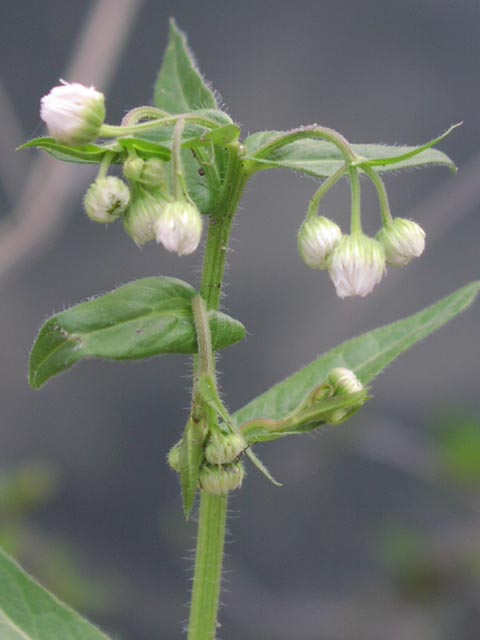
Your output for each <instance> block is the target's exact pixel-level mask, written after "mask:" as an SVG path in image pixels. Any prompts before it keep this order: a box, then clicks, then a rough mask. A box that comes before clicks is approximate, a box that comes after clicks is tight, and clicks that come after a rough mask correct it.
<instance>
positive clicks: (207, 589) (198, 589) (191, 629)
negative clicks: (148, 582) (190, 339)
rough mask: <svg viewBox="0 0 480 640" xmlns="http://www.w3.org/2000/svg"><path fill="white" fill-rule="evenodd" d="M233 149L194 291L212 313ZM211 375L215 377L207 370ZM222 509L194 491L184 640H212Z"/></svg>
mask: <svg viewBox="0 0 480 640" xmlns="http://www.w3.org/2000/svg"><path fill="white" fill-rule="evenodd" d="M239 149H240V147H239V146H232V147H229V154H230V155H229V163H228V168H227V174H226V176H225V180H224V187H223V194H222V195H221V197H220V201H219V204H218V206H217V207H216V210H215V211H214V212H212V213H211V215H210V227H209V231H208V238H207V247H206V250H205V256H204V266H203V273H202V281H201V286H200V295H201V297H202V298H203V300H204V301H205V303H206V307H207V308H208V309H218V308H219V305H220V298H221V290H222V283H223V274H224V271H225V263H226V257H227V250H228V244H229V240H230V232H231V228H232V222H233V218H234V216H235V213H236V211H237V208H238V203H239V201H240V198H241V195H242V192H243V189H244V187H245V183H246V181H247V175H246V173H245V171H244V169H243V166H242V158H241V156H240V152H239ZM200 311H201V310H200ZM199 365H200V363H199V358H198V357H197V358H195V359H194V368H195V375H196V376H197V374H198V372H199ZM214 367H215V359H214V354H213V353H211V362H209V368H212V369H214ZM214 374H215V372H214V371H213V375H214ZM227 504H228V500H227V496H217V495H211V494H208V493H205V492H204V491H201V492H200V512H199V520H198V536H197V549H196V555H195V572H194V576H193V588H192V600H191V608H190V618H189V623H188V640H215V636H216V629H217V614H218V601H219V596H220V583H221V576H222V560H223V547H224V543H225V523H226V518H227Z"/></svg>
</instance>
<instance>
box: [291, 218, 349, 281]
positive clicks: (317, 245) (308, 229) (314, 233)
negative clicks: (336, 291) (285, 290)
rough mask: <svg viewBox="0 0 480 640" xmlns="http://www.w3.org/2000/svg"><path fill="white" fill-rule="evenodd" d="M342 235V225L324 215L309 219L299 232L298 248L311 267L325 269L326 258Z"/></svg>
mask: <svg viewBox="0 0 480 640" xmlns="http://www.w3.org/2000/svg"><path fill="white" fill-rule="evenodd" d="M341 237H342V231H341V229H340V227H339V226H338V225H337V224H335V222H332V220H329V219H328V218H325V217H323V216H320V217H317V218H312V219H307V220H305V222H304V223H303V224H302V226H301V227H300V230H299V232H298V250H299V251H300V255H301V256H302V259H303V261H304V262H305V264H307V265H308V266H309V267H310V268H311V269H325V268H326V266H327V265H326V263H325V261H326V259H327V257H328V256H329V255H330V252H331V251H332V249H333V248H334V247H335V246H336V245H337V244H338V242H339V240H340V238H341Z"/></svg>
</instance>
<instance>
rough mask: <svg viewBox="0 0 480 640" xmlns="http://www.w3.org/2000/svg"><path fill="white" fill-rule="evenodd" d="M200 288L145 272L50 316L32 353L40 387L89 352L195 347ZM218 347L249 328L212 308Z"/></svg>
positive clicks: (113, 354)
mask: <svg viewBox="0 0 480 640" xmlns="http://www.w3.org/2000/svg"><path fill="white" fill-rule="evenodd" d="M195 294H196V292H195V290H194V289H193V287H191V286H190V285H188V284H187V283H186V282H183V281H181V280H177V279H176V278H167V277H154V278H143V279H141V280H137V281H135V282H131V283H130V284H126V285H124V286H122V287H119V288H118V289H115V290H114V291H112V292H111V293H107V294H106V295H103V296H100V297H98V298H95V299H93V300H89V301H87V302H83V303H82V304H79V305H77V306H75V307H72V308H71V309H68V310H67V311H64V312H63V313H60V314H58V315H56V316H53V317H52V318H50V319H49V320H48V321H47V322H46V323H45V324H44V325H43V327H42V329H41V330H40V333H39V335H38V337H37V340H36V342H35V344H34V346H33V349H32V353H31V356H30V384H31V385H32V387H33V388H34V389H37V388H39V387H41V386H42V384H44V383H45V382H46V381H47V380H48V379H49V378H51V377H52V376H55V375H57V374H58V373H62V372H63V371H65V370H66V369H68V368H69V367H71V366H72V365H73V364H75V362H77V361H78V360H81V359H83V358H91V357H96V358H108V359H112V360H137V359H141V358H148V357H151V356H156V355H161V354H165V353H184V354H191V353H195V352H196V349H197V346H196V335H195V326H194V322H193V312H192V300H193V297H194V296H195ZM209 319H210V329H211V332H212V342H213V347H214V349H216V350H219V349H223V348H225V347H227V346H229V345H231V344H234V343H235V342H238V341H240V340H242V339H243V337H244V335H245V328H244V327H243V325H242V324H241V323H240V322H238V321H237V320H233V319H232V318H230V317H229V316H227V315H225V314H223V313H220V312H213V311H211V312H209Z"/></svg>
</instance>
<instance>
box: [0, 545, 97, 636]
mask: <svg viewBox="0 0 480 640" xmlns="http://www.w3.org/2000/svg"><path fill="white" fill-rule="evenodd" d="M0 638H1V639H2V640H108V637H107V636H106V635H105V634H104V633H102V632H101V631H99V630H98V629H97V628H95V627H94V626H93V625H91V624H90V623H89V622H87V621H86V620H85V619H84V618H82V617H81V616H80V615H79V614H78V613H76V612H75V611H73V609H70V607H67V606H66V605H65V604H63V603H62V602H60V601H59V600H57V599H56V598H55V597H54V596H53V595H52V594H50V593H49V592H48V591H46V590H45V589H44V588H43V587H41V586H40V585H39V584H38V583H37V582H35V580H33V579H32V578H31V577H30V576H29V575H28V574H27V573H25V571H24V570H23V569H22V568H21V567H19V565H18V564H17V563H16V562H15V561H14V560H12V558H10V557H9V556H7V554H6V553H5V552H4V551H2V550H1V549H0Z"/></svg>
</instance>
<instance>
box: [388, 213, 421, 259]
mask: <svg viewBox="0 0 480 640" xmlns="http://www.w3.org/2000/svg"><path fill="white" fill-rule="evenodd" d="M377 240H378V241H379V242H380V243H381V244H382V246H383V248H384V250H385V258H386V260H387V263H388V264H391V265H393V266H395V267H404V266H405V265H406V264H408V263H409V262H410V260H412V258H418V256H420V255H422V253H423V250H424V249H425V231H424V230H423V229H422V227H421V226H420V225H419V224H417V223H416V222H414V221H413V220H407V219H405V218H394V219H393V220H392V221H391V222H390V223H389V224H387V225H386V226H385V227H383V229H381V230H380V231H379V232H378V234H377Z"/></svg>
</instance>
